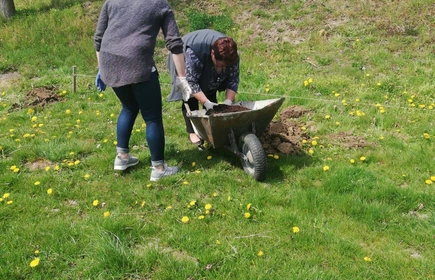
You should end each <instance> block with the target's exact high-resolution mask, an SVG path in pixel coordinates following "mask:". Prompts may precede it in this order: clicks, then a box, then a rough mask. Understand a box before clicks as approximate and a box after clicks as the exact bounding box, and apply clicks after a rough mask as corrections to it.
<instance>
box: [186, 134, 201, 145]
mask: <svg viewBox="0 0 435 280" xmlns="http://www.w3.org/2000/svg"><path fill="white" fill-rule="evenodd" d="M187 137H188V138H189V141H190V143H191V144H192V145H195V146H199V145H201V144H202V143H204V141H203V140H202V139H201V138H199V137H198V138H199V140H198V141H195V142H194V141H192V139H190V135H188V136H187Z"/></svg>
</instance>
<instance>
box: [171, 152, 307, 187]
mask: <svg viewBox="0 0 435 280" xmlns="http://www.w3.org/2000/svg"><path fill="white" fill-rule="evenodd" d="M208 156H211V157H212V160H208V159H207V157H208ZM166 157H167V158H168V159H171V160H173V159H176V160H179V161H181V162H182V163H183V165H184V166H183V167H181V171H183V170H188V169H191V164H192V163H193V162H195V163H196V164H197V166H201V168H203V169H207V170H214V169H216V171H218V170H220V171H222V168H223V171H225V170H228V169H235V170H236V169H239V170H241V171H243V166H242V163H241V159H240V158H239V157H238V155H236V154H234V153H233V152H231V151H229V150H227V149H226V148H223V147H221V148H210V149H207V150H205V151H200V150H198V149H197V148H195V147H194V146H193V145H192V147H191V148H190V149H187V150H183V151H181V152H180V151H177V147H176V146H170V145H167V146H166ZM312 163H313V160H312V157H311V156H309V155H307V154H305V153H304V152H303V151H298V154H297V155H296V154H291V155H283V154H280V155H279V158H278V159H275V158H274V157H267V171H266V178H265V180H264V181H263V182H264V183H279V182H282V181H283V180H285V179H286V178H288V177H289V176H291V174H290V173H291V172H292V171H294V170H298V169H301V168H305V167H306V166H310V165H311V164H312ZM222 165H223V167H222ZM246 176H249V175H248V174H247V173H246Z"/></svg>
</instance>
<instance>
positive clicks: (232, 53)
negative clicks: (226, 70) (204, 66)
mask: <svg viewBox="0 0 435 280" xmlns="http://www.w3.org/2000/svg"><path fill="white" fill-rule="evenodd" d="M211 49H212V50H213V52H214V57H215V58H216V60H219V61H223V62H224V63H225V64H226V65H232V64H234V63H235V62H236V61H237V59H238V58H239V54H238V53H237V44H236V42H234V40H233V39H231V38H230V37H223V38H219V39H217V40H216V41H215V42H214V43H213V44H212V45H211Z"/></svg>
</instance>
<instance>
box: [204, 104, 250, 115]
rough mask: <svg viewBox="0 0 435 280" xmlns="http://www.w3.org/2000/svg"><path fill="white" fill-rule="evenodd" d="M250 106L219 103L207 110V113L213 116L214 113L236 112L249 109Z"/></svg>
mask: <svg viewBox="0 0 435 280" xmlns="http://www.w3.org/2000/svg"><path fill="white" fill-rule="evenodd" d="M249 110H250V109H249V108H246V107H243V106H240V105H225V104H219V105H216V106H214V107H213V109H210V110H208V111H207V112H206V115H208V116H213V115H214V114H223V113H235V112H243V111H249Z"/></svg>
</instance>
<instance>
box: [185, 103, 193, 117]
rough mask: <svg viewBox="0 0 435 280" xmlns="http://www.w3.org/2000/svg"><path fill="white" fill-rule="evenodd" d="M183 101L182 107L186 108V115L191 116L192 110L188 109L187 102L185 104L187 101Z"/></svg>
mask: <svg viewBox="0 0 435 280" xmlns="http://www.w3.org/2000/svg"><path fill="white" fill-rule="evenodd" d="M183 103H184V107H185V108H186V111H187V115H188V116H191V115H192V112H191V111H190V107H189V104H187V102H183Z"/></svg>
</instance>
